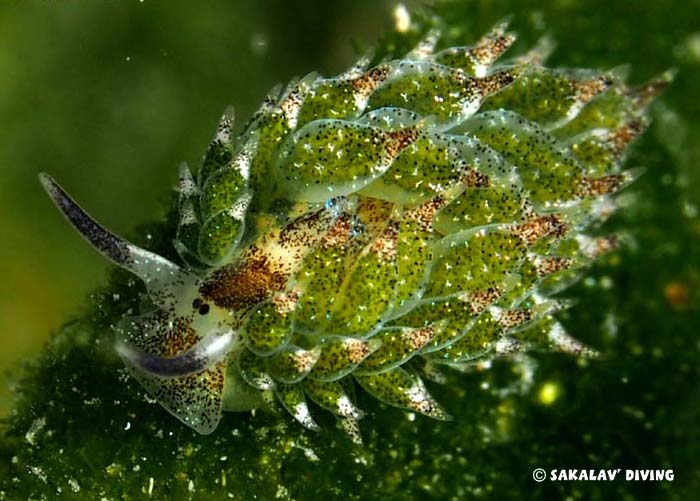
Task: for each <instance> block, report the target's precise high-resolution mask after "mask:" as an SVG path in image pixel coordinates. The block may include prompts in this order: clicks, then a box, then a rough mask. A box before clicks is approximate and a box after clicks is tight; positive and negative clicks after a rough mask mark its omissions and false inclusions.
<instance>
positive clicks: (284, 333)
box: [41, 23, 669, 440]
mask: <svg viewBox="0 0 700 501" xmlns="http://www.w3.org/2000/svg"><path fill="white" fill-rule="evenodd" d="M514 40H515V36H514V34H513V33H511V32H509V31H508V27H507V25H506V23H501V24H499V25H497V26H495V27H494V28H493V29H492V30H491V31H490V32H488V33H487V34H485V35H484V36H483V37H482V38H481V39H480V40H478V41H477V42H476V43H475V44H474V45H472V46H465V47H442V46H441V43H440V33H439V32H437V31H430V32H428V33H427V34H426V35H425V37H424V38H423V39H422V40H421V42H420V43H419V44H418V46H417V47H416V48H415V49H413V50H412V51H410V52H408V53H407V54H405V55H404V56H403V57H401V58H400V59H394V60H384V61H380V62H377V63H375V64H372V62H371V58H369V57H366V58H362V59H360V60H359V61H358V62H357V63H356V64H355V65H354V66H353V67H351V68H350V69H349V70H347V71H346V72H345V73H343V74H341V75H339V76H337V77H334V78H323V77H321V76H319V75H318V74H315V73H313V74H310V75H308V76H306V77H304V78H301V79H298V80H296V81H293V82H292V83H290V84H289V85H288V86H287V87H286V89H284V90H283V89H281V88H277V89H274V90H273V91H272V92H271V93H270V94H269V96H268V97H267V98H266V99H265V101H264V103H263V104H262V106H261V107H260V109H259V110H258V111H257V113H256V114H255V115H254V116H253V117H252V119H251V120H250V122H249V123H248V125H247V126H246V127H245V128H244V130H243V132H242V133H240V134H239V135H238V136H235V135H234V134H233V132H232V122H233V118H232V114H231V113H230V112H227V113H226V114H225V115H224V117H223V119H222V121H221V124H220V125H219V127H218V130H217V133H216V136H215V138H214V140H213V141H212V143H211V145H210V146H209V148H208V150H207V152H206V154H205V156H204V159H203V161H202V163H201V165H200V167H199V170H198V172H196V173H195V174H193V173H191V171H190V170H189V169H188V167H187V166H183V167H182V169H181V171H180V182H179V189H178V191H179V224H178V228H177V234H176V235H174V245H175V247H176V249H177V251H178V253H179V255H180V258H181V261H180V262H179V263H174V262H171V261H169V260H167V259H165V258H163V257H161V256H159V255H157V254H155V253H152V252H149V251H148V250H144V249H142V248H139V247H137V246H135V245H133V244H131V243H129V242H127V241H125V240H124V239H122V238H120V237H118V236H116V235H114V234H113V233H110V232H109V231H108V230H106V229H105V228H103V227H102V226H100V225H99V224H98V223H97V222H95V221H94V220H93V219H92V218H91V217H90V216H88V215H87V214H86V213H85V212H84V211H83V210H82V209H81V208H80V207H79V206H78V205H77V204H76V203H75V202H74V201H73V200H72V199H71V198H70V197H69V196H68V195H67V194H66V192H65V191H64V190H63V189H62V188H61V187H60V186H59V185H58V184H56V182H54V181H53V180H52V179H51V178H50V177H49V176H47V175H45V174H42V176H41V181H42V183H43V184H44V186H45V188H46V189H47V191H48V193H49V195H50V196H51V198H52V199H53V201H54V202H55V203H56V205H57V206H58V208H59V209H60V211H61V212H62V213H63V214H64V215H65V216H66V217H67V218H68V220H69V221H70V222H71V224H72V225H73V226H74V227H75V228H76V229H77V230H78V231H79V232H80V233H81V234H82V235H83V236H84V237H85V238H86V239H87V240H88V241H89V242H90V243H91V244H92V245H93V246H94V247H95V248H96V249H97V250H98V251H99V252H100V253H102V254H103V255H104V256H105V257H107V258H108V259H110V260H112V261H113V262H115V263H116V264H118V265H119V266H122V267H123V268H125V269H127V270H129V271H130V272H132V273H134V274H135V275H136V276H138V277H139V278H140V279H141V280H143V282H144V283H145V285H146V288H147V291H148V296H149V298H150V304H149V305H147V306H144V307H143V310H142V311H141V312H139V313H140V314H139V315H136V316H131V317H127V318H124V319H122V320H121V321H120V322H119V324H118V325H117V326H116V331H117V340H118V341H117V345H116V350H117V351H118V353H119V354H120V355H121V357H122V359H123V361H124V363H125V364H126V366H127V368H128V370H129V372H130V374H131V375H132V376H133V377H134V378H135V379H137V380H138V381H139V382H140V383H141V384H142V385H143V386H144V387H145V389H146V390H147V392H148V393H149V394H150V395H151V396H152V397H153V398H155V399H157V400H158V402H159V403H160V404H161V405H162V406H163V407H164V408H165V409H167V410H168V411H169V412H170V413H171V414H172V415H173V416H175V417H176V418H178V419H179V420H181V421H182V422H183V423H185V424H186V425H187V426H189V427H191V428H193V429H194V430H196V431H198V432H200V433H204V434H206V433H211V432H212V431H214V430H215V429H216V427H217V425H218V423H219V421H220V419H221V414H222V411H226V410H228V411H245V410H250V409H254V408H256V407H260V406H266V405H276V404H275V402H280V403H281V405H282V406H283V407H284V408H285V409H286V410H287V411H289V413H290V414H291V415H292V416H293V417H294V418H295V419H296V420H297V421H299V422H300V423H301V424H302V425H303V426H305V427H306V428H309V429H316V428H318V426H317V424H316V422H315V420H314V417H313V413H314V412H312V408H311V407H310V406H309V402H313V403H314V404H315V405H316V406H317V407H318V408H321V409H324V410H325V411H329V412H331V413H333V414H334V415H335V416H336V417H337V419H338V420H339V421H340V424H341V425H342V427H343V428H344V429H345V430H347V431H348V433H350V435H351V436H352V437H353V438H354V439H355V440H359V432H358V430H359V427H358V420H359V419H361V418H362V417H363V411H362V410H361V409H359V408H358V407H357V405H356V400H355V394H356V392H357V391H364V392H367V393H368V394H370V395H372V396H373V397H375V398H377V399H379V400H381V401H383V402H386V403H388V404H390V405H393V406H397V407H401V408H404V409H409V410H410V411H414V412H418V413H422V414H425V415H426V416H429V417H432V418H436V419H449V414H448V411H447V410H445V409H444V408H443V407H442V406H441V405H440V404H439V403H438V402H437V401H435V399H434V398H433V397H432V396H431V395H430V394H429V393H428V391H427V389H426V386H425V384H424V380H425V379H426V378H427V379H438V380H439V379H440V378H439V374H440V370H441V369H442V368H453V369H457V370H464V369H465V368H467V367H468V366H470V365H473V364H477V363H483V362H484V361H489V360H492V359H494V358H497V357H509V356H512V355H513V354H516V353H522V352H524V351H527V350H532V349H545V350H558V351H564V352H568V353H572V354H574V355H576V356H591V355H593V354H594V353H595V352H594V351H593V350H592V349H589V348H587V347H586V346H584V345H583V344H582V343H580V342H578V341H577V340H575V339H574V338H573V337H571V336H570V335H568V334H567V333H566V332H565V331H564V329H563V328H562V326H561V324H560V323H558V322H557V320H556V319H555V316H554V315H555V313H556V312H557V311H559V310H561V309H562V308H564V307H566V306H567V305H568V303H567V301H565V300H562V299H559V298H558V297H557V296H556V294H557V293H559V292H560V291H562V290H563V289H565V288H566V287H567V286H569V285H570V284H571V283H572V282H573V281H575V280H576V279H577V278H578V277H580V276H581V274H582V273H583V272H584V269H585V268H586V267H587V266H589V265H590V264H591V263H592V262H593V261H595V259H596V258H597V257H598V256H600V255H601V254H603V253H606V252H609V251H611V250H613V249H614V248H615V247H616V245H617V244H618V240H619V239H618V238H617V237H616V236H615V235H602V236H601V235H596V234H595V233H596V230H597V228H598V227H599V226H600V223H601V222H602V221H604V220H605V219H606V218H608V217H609V216H610V215H611V214H612V213H613V212H614V211H615V210H616V208H617V206H618V205H620V204H619V203H616V198H615V194H616V193H617V192H618V191H619V190H621V189H622V188H624V187H625V186H626V185H628V184H629V183H630V182H631V181H633V180H634V179H635V177H636V176H637V175H638V173H639V172H638V170H634V169H633V170H623V169H622V164H623V163H624V160H625V156H626V151H627V150H628V145H629V144H630V143H631V142H632V141H633V140H634V139H635V137H637V136H638V135H639V134H640V133H641V132H642V131H643V130H644V129H645V127H646V126H647V122H648V118H647V108H648V105H649V103H650V102H651V101H652V100H653V98H654V97H655V96H656V95H657V94H658V93H659V92H660V90H661V89H662V88H663V87H664V86H665V85H666V83H667V82H668V80H669V77H668V75H663V76H661V77H659V78H657V79H655V80H652V81H650V82H648V83H646V84H644V85H642V86H639V87H630V86H628V85H626V84H625V82H624V81H623V80H624V79H623V77H622V76H621V75H620V74H618V73H619V72H616V71H611V72H605V71H596V70H587V69H574V70H564V69H550V68H548V67H546V66H544V62H545V60H546V58H547V56H548V52H549V49H550V46H549V44H547V43H546V40H545V41H544V42H543V43H540V44H538V45H536V46H535V47H534V48H533V49H531V50H530V51H528V52H525V53H523V54H519V55H515V56H504V57H501V56H503V54H504V53H505V52H506V51H507V50H508V48H509V47H510V46H511V44H512V43H513V42H514ZM315 412H318V410H316V411H315Z"/></svg>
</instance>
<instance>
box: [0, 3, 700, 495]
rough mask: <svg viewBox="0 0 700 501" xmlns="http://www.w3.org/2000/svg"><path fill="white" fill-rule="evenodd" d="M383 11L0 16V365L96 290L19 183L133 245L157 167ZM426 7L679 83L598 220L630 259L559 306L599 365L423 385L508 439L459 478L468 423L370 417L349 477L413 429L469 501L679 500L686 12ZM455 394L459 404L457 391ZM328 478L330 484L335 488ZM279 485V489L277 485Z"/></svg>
mask: <svg viewBox="0 0 700 501" xmlns="http://www.w3.org/2000/svg"><path fill="white" fill-rule="evenodd" d="M405 3H406V4H407V5H408V6H409V7H411V6H413V5H418V4H419V2H405ZM395 4H396V2H395V1H390V0H382V1H377V0H336V1H324V0H317V1H313V0H303V1H296V2H290V1H281V0H257V1H254V0H211V1H207V2H192V1H155V0H145V1H142V2H139V1H137V0H133V1H87V0H83V1H78V0H74V1H61V2H58V1H46V0H24V1H3V2H2V3H0V123H1V124H2V125H3V127H2V131H3V133H2V135H0V172H1V173H2V176H1V177H0V277H1V281H0V348H1V349H0V370H7V369H9V368H11V367H14V366H15V365H16V364H17V363H18V362H19V361H21V360H24V359H27V358H30V357H33V356H34V355H35V354H36V353H38V352H39V350H40V347H41V345H42V343H43V342H44V341H45V340H46V339H48V337H49V334H50V332H51V330H53V329H57V328H58V327H59V326H60V324H61V323H62V321H63V320H65V319H66V318H67V317H68V316H69V315H76V314H78V313H79V312H80V311H81V308H82V307H83V306H82V305H84V304H85V297H86V295H87V294H88V293H89V291H91V290H92V289H94V288H95V287H96V286H97V285H99V284H102V283H104V281H105V278H104V277H105V270H106V269H107V264H106V262H105V261H104V260H102V259H101V258H100V257H99V256H98V255H97V254H96V253H95V252H94V251H92V250H91V249H90V248H89V247H88V245H86V244H85V243H84V242H83V241H82V240H81V239H80V238H79V237H78V236H77V234H76V233H75V232H74V231H73V230H71V229H70V228H69V227H68V225H67V223H65V222H64V221H63V220H62V218H61V217H60V216H59V215H58V213H57V212H56V210H55V209H54V207H53V206H52V205H51V204H50V202H49V200H48V199H47V197H46V196H45V195H44V193H43V192H42V190H41V188H40V186H39V184H38V182H37V179H36V174H37V173H38V172H40V171H47V172H49V173H51V174H52V175H53V176H54V177H55V178H56V179H57V180H59V181H60V182H61V183H62V184H63V185H64V186H65V187H66V188H67V189H68V191H69V192H70V193H72V194H73V195H74V196H75V197H76V199H77V200H79V201H80V202H81V204H82V205H83V206H84V207H86V208H87V209H88V210H89V211H90V212H91V213H92V214H93V215H94V216H95V217H97V218H98V219H99V220H100V221H102V222H103V223H104V224H105V225H107V226H108V227H110V228H112V229H113V230H115V231H116V232H118V233H120V234H125V235H129V234H132V235H133V234H134V233H133V232H134V228H135V227H136V225H137V224H139V223H142V222H145V221H152V220H159V219H161V218H163V216H164V215H165V213H166V211H167V208H168V204H169V200H170V194H171V187H172V186H173V183H174V181H175V177H176V167H177V165H178V163H179V162H180V161H182V160H186V161H188V162H190V164H196V163H197V162H198V159H199V157H200V155H201V154H202V153H203V151H204V148H205V146H206V144H207V142H208V140H209V138H210V137H211V135H212V133H213V131H214V128H215V125H216V123H217V120H218V117H219V115H220V113H221V112H222V110H223V109H224V107H225V106H227V105H229V104H232V105H234V106H235V108H236V111H237V115H238V117H239V123H240V122H243V121H245V120H246V119H247V118H248V117H249V116H250V114H251V113H252V111H253V110H254V109H255V107H256V106H257V105H258V103H259V102H260V100H261V99H262V97H263V96H264V95H265V93H266V92H267V90H268V89H269V88H270V87H272V86H273V85H274V84H276V83H278V82H283V83H284V82H287V81H288V80H289V79H290V78H291V77H293V76H295V75H302V74H304V73H306V72H308V71H312V70H318V71H320V72H321V73H323V74H326V75H331V74H334V73H337V72H339V71H340V70H342V69H343V68H345V67H346V66H347V65H348V64H349V63H350V62H351V61H352V60H353V57H354V56H355V53H356V50H355V49H357V48H358V46H360V47H364V46H366V45H371V44H372V43H373V42H374V41H376V40H377V39H379V37H380V36H381V34H382V33H383V32H384V30H385V29H387V28H388V29H391V26H392V22H393V20H392V10H393V8H394V6H395ZM437 9H438V10H439V11H440V12H441V13H443V14H444V15H445V16H446V17H448V18H449V19H450V23H451V24H455V25H459V26H462V27H463V31H464V40H465V42H469V41H471V40H474V39H476V38H477V37H478V36H479V35H480V34H481V33H483V32H484V31H485V30H487V29H488V28H489V27H490V25H491V24H492V23H494V22H495V21H497V20H499V19H501V18H503V17H504V16H506V15H508V14H513V15H514V18H513V27H514V29H516V30H517V31H518V32H519V33H520V35H521V39H522V41H523V42H530V43H531V42H533V41H534V40H536V39H537V38H538V37H539V36H540V35H542V34H544V33H550V34H551V35H552V36H553V37H554V38H555V39H556V40H557V42H558V47H557V51H556V53H555V54H554V56H553V58H552V61H551V63H552V64H553V65H560V66H588V67H594V68H595V67H598V68H611V67H615V66H618V65H621V64H626V63H629V64H630V80H631V81H633V82H641V81H643V80H645V79H647V78H650V77H652V76H654V75H657V74H659V73H661V72H662V71H664V70H666V69H667V68H669V67H675V68H676V69H677V70H678V76H677V78H676V81H675V82H674V83H673V85H672V86H671V87H670V88H669V89H668V90H667V92H666V93H665V94H664V95H663V96H662V98H661V99H660V100H659V102H658V103H657V104H656V105H655V106H654V110H653V113H652V118H653V120H654V123H653V125H652V127H651V128H650V130H649V131H648V132H647V133H646V134H645V136H644V138H643V139H642V140H641V141H640V142H638V143H637V144H636V146H635V148H634V153H633V155H632V158H631V159H630V161H629V163H628V165H629V166H630V167H633V166H638V165H642V166H645V167H646V168H647V172H646V173H645V175H644V176H643V177H642V178H641V179H640V180H639V181H638V182H636V183H635V185H634V186H633V187H632V188H631V190H630V193H634V194H635V195H636V198H637V202H636V204H635V205H634V206H632V207H629V208H628V209H627V210H626V211H625V212H624V213H622V214H620V215H619V216H617V217H616V218H615V220H614V221H613V222H612V226H613V227H616V228H625V229H627V230H628V232H629V234H630V236H631V240H630V242H631V243H630V245H628V246H627V247H625V248H624V249H622V250H621V251H619V252H618V253H616V254H614V255H613V256H612V257H611V258H609V259H606V260H605V261H603V262H601V263H600V264H598V265H597V266H596V267H594V269H593V270H591V273H590V278H589V279H587V280H585V281H583V282H582V283H580V284H578V285H577V286H576V287H575V288H574V289H573V290H571V291H568V293H567V296H570V297H575V298H578V299H579V304H578V305H577V307H576V308H574V309H573V310H572V311H571V312H570V313H568V314H567V315H566V316H565V317H564V321H565V323H566V324H567V326H568V327H569V330H570V331H571V332H572V333H573V334H575V335H576V336H577V337H579V338H581V339H583V340H584V341H586V342H588V343H589V344H591V345H592V346H594V347H596V348H598V349H600V350H601V351H602V352H603V353H604V355H605V358H604V359H603V360H602V361H600V362H596V363H593V364H590V365H589V366H588V367H586V368H581V367H578V366H577V365H576V363H575V361H573V360H571V359H570V358H567V357H558V356H553V355H542V356H539V355H538V356H537V359H538V361H539V364H540V365H539V369H538V372H537V375H536V380H535V386H534V390H533V393H532V394H531V395H524V396H518V397H513V398H512V399H510V400H508V399H507V400H506V401H505V403H499V402H500V400H499V399H497V398H495V397H494V395H491V394H487V393H486V392H483V394H482V392H480V390H479V387H480V384H481V383H480V381H481V379H479V378H478V377H477V378H468V379H465V382H464V383H462V384H464V385H465V386H464V387H460V388H457V389H455V388H452V389H446V390H442V389H438V390H437V392H438V396H440V397H442V398H441V400H443V401H445V402H446V405H447V407H448V408H451V410H452V411H453V412H454V413H455V414H457V415H458V416H460V415H462V418H463V419H467V421H468V420H469V419H474V420H476V419H479V420H480V421H478V426H477V422H476V421H474V422H473V424H474V428H479V429H481V428H482V427H483V426H493V428H494V429H496V430H498V429H499V426H500V424H499V423H501V421H500V420H502V419H503V420H504V421H503V422H506V423H508V427H510V428H508V429H506V430H505V431H504V430H501V431H503V436H502V437H501V438H504V437H505V438H507V440H499V438H498V437H492V438H491V440H492V441H493V444H492V445H488V444H485V443H482V442H481V441H480V442H478V443H470V444H467V445H468V446H467V447H466V449H467V450H469V449H470V448H471V449H472V450H473V451H478V454H480V456H477V457H474V455H472V456H469V459H468V460H469V461H471V462H470V463H468V464H466V465H465V464H462V463H459V464H458V465H457V466H455V463H453V462H452V457H450V458H448V459H446V458H447V455H448V454H452V452H453V451H455V450H457V449H458V445H464V444H457V445H455V442H457V441H459V440H464V439H465V437H466V438H467V439H471V438H473V437H474V436H475V435H474V434H472V433H471V431H470V430H469V427H470V425H471V424H470V422H467V423H462V424H460V426H461V427H462V428H460V429H459V431H457V429H456V428H454V427H453V425H451V424H435V423H433V422H431V421H429V420H421V419H419V420H417V421H416V423H415V424H407V423H404V424H403V425H402V426H400V427H398V428H397V427H396V423H395V422H393V421H392V420H391V419H392V416H396V415H397V414H392V413H391V411H387V412H384V413H378V414H377V416H379V417H376V418H375V417H374V416H372V417H371V419H373V420H375V421H373V422H372V424H368V425H367V426H368V427H371V428H370V429H371V430H375V431H376V430H379V432H378V433H374V431H372V432H371V434H370V441H372V442H376V447H375V444H372V445H371V450H372V451H373V454H377V459H376V461H377V463H376V464H377V465H378V467H377V468H376V469H374V470H372V471H367V470H365V471H364V473H363V474H364V475H366V477H367V478H368V479H372V478H384V477H382V475H384V474H386V475H387V476H388V475H389V474H390V473H391V472H389V473H387V471H389V470H382V467H384V468H388V467H387V465H388V464H391V463H392V461H393V460H394V459H393V458H388V457H384V456H382V455H381V454H382V453H383V451H384V450H386V451H389V450H391V448H392V447H393V446H397V447H398V450H400V451H401V452H400V459H399V461H404V462H405V464H409V463H410V462H411V460H418V459H417V458H419V457H421V456H423V457H424V456H425V454H427V453H424V454H422V455H421V454H420V453H418V452H415V451H414V449H411V445H409V444H405V443H404V444H402V443H401V442H400V440H401V438H402V437H403V438H408V439H409V440H411V441H412V440H413V437H415V436H416V435H415V434H413V433H419V431H418V430H421V431H422V432H425V430H430V431H431V433H433V432H434V435H427V436H428V437H429V438H430V440H427V441H424V442H425V443H423V444H422V446H423V447H424V450H431V451H432V453H433V454H434V457H435V458H442V459H440V461H442V463H440V462H439V461H438V459H435V463H433V464H432V465H428V466H426V471H427V472H441V473H442V474H444V468H447V467H448V466H449V467H450V468H452V470H451V471H452V472H453V473H454V475H455V479H457V478H458V480H455V482H459V484H460V485H462V486H466V485H470V486H472V487H473V488H472V489H471V490H470V491H469V492H470V493H471V495H481V496H486V497H488V496H489V493H490V494H493V491H489V488H490V489H494V488H496V490H497V491H498V489H501V491H500V492H501V493H503V492H504V491H503V489H508V491H507V492H508V494H509V495H508V496H505V497H509V498H512V499H519V498H521V497H523V496H524V497H528V496H527V495H525V494H523V493H529V494H549V495H556V496H557V497H559V496H561V497H563V496H569V497H570V498H573V499H589V498H597V499H605V498H607V497H608V496H609V495H611V494H614V496H615V498H625V499H633V498H634V497H635V495H641V494H644V495H645V496H650V497H655V498H674V499H692V498H693V497H694V496H695V498H696V499H697V496H698V495H700V490H699V489H700V487H699V486H700V466H699V460H698V456H699V455H700V377H699V376H700V369H699V364H698V360H699V358H700V337H698V336H699V333H700V218H699V216H698V211H699V207H700V86H699V85H698V82H700V2H698V1H680V0H674V1H671V0H658V1H654V2H652V1H635V2H632V1H627V0H545V1H537V2H535V1H517V0H503V1H496V0H460V1H452V2H438V6H437ZM389 39H390V40H393V39H397V40H399V41H400V37H398V38H397V37H396V36H394V35H389ZM483 377H484V378H485V379H484V380H488V381H489V383H490V384H494V381H493V380H491V379H487V378H490V377H491V376H483ZM10 381H12V378H10ZM552 385H553V386H554V387H556V388H557V391H558V393H557V397H558V398H556V399H555V401H554V402H553V403H550V404H544V403H543V402H544V401H547V399H546V398H545V399H544V401H543V400H542V398H540V397H542V396H543V395H545V394H546V392H545V394H543V393H542V391H543V390H546V389H551V388H552ZM468 390H474V391H475V392H479V397H478V398H476V397H474V396H473V395H474V394H468V395H467V396H465V392H467V391H468ZM6 396H7V393H6V388H4V387H3V389H2V393H0V412H1V411H6V410H7V408H8V404H7V397H6ZM450 399H452V401H450ZM472 399H473V400H472ZM470 403H471V404H472V405H470ZM369 405H370V409H372V407H371V406H372V405H376V404H369ZM460 409H461V410H460ZM460 412H461V414H460ZM465 416H466V417H465ZM165 419H169V418H168V417H166V418H165ZM231 419H232V418H231ZM244 419H245V418H244ZM363 424H364V423H363ZM421 436H423V437H425V436H426V435H421ZM428 442H430V443H428ZM411 451H414V452H411ZM387 454H388V452H387ZM465 454H466V453H465ZM475 454H477V452H475ZM467 455H468V454H467ZM339 461H341V464H342V460H339ZM454 461H456V459H455V460H454ZM567 461H568V463H567ZM411 464H412V463H411ZM441 465H443V466H444V465H447V466H444V467H443V466H441ZM460 465H461V466H460ZM380 466H382V467H380ZM535 466H541V467H544V468H555V467H566V466H569V467H576V466H578V467H596V468H597V467H622V468H625V467H638V468H674V469H675V470H676V480H675V482H674V483H673V484H666V485H660V486H659V485H641V484H636V485H635V484H616V485H615V486H607V487H606V486H604V485H601V484H588V485H586V486H584V487H581V486H573V485H572V484H568V485H567V484H563V485H562V484H560V485H553V484H540V485H539V486H538V487H537V489H536V490H534V491H532V492H530V491H529V489H530V488H532V487H533V485H534V484H533V483H532V481H531V480H530V479H529V477H528V475H529V472H530V471H531V469H532V468H533V467H535ZM316 467H318V468H326V469H327V471H326V473H329V475H337V476H338V475H342V474H343V471H344V470H343V469H342V468H340V467H339V466H337V465H336V463H334V462H329V463H328V464H326V463H325V462H324V463H322V464H321V465H318V466H314V468H316ZM300 468H303V467H300ZM441 468H443V469H441ZM455 468H456V469H455ZM509 471H512V472H513V473H512V474H510V473H508V472H509ZM339 472H340V473H339ZM436 474H437V473H436ZM347 475H349V473H347ZM337 478H338V479H339V480H338V485H340V486H341V487H342V486H343V485H345V486H347V485H350V484H348V483H347V482H346V483H345V484H342V482H341V480H340V479H341V476H338V477H337ZM416 478H419V477H413V479H412V480H410V481H409V480H406V482H408V483H407V484H397V485H394V487H395V488H396V491H395V492H401V491H402V489H403V488H405V489H406V491H405V492H418V493H421V492H422V493H426V492H428V493H432V496H433V497H439V496H438V494H439V493H440V492H443V490H444V489H447V492H454V491H450V490H449V486H447V487H445V485H443V490H440V487H439V486H438V485H437V484H436V483H434V482H433V481H432V480H430V479H428V480H426V481H425V485H423V484H421V483H419V482H418V480H416ZM431 478H432V477H431ZM346 480H347V479H346ZM295 481H296V480H294V479H289V480H288V482H289V484H290V486H293V485H294V482H295ZM297 482H302V483H303V481H302V480H298V481H297ZM402 486H403V487H402ZM494 486H495V487H494ZM297 487H298V488H302V487H303V486H302V487H300V486H299V485H297ZM318 488H319V489H320V488H321V487H318ZM290 489H292V492H294V491H293V487H290ZM606 489H607V490H606ZM407 495H408V494H407Z"/></svg>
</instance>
